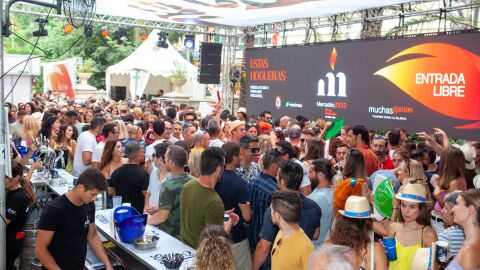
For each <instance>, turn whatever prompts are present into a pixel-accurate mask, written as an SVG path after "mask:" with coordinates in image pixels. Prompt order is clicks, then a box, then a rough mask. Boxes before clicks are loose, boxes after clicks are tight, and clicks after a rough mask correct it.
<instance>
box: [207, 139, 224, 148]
mask: <svg viewBox="0 0 480 270" xmlns="http://www.w3.org/2000/svg"><path fill="white" fill-rule="evenodd" d="M222 145H223V142H222V141H221V140H220V139H215V140H211V141H210V144H209V145H208V147H222Z"/></svg>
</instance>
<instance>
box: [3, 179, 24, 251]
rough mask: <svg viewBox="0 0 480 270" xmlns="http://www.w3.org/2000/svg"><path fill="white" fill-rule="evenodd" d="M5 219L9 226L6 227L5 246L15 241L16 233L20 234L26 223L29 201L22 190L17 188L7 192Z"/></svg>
mask: <svg viewBox="0 0 480 270" xmlns="http://www.w3.org/2000/svg"><path fill="white" fill-rule="evenodd" d="M6 202H7V219H8V220H10V224H8V225H7V245H9V244H11V243H12V242H11V241H13V240H15V235H16V234H17V232H22V231H23V228H24V226H25V223H26V222H27V212H28V206H29V204H30V200H29V199H28V197H27V194H26V193H25V190H24V189H23V188H17V189H15V190H13V191H9V192H8V193H7V195H6Z"/></svg>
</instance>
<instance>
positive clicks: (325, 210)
mask: <svg viewBox="0 0 480 270" xmlns="http://www.w3.org/2000/svg"><path fill="white" fill-rule="evenodd" d="M308 198H309V199H311V200H312V201H314V202H315V203H316V204H317V205H318V206H320V208H321V209H322V217H321V218H320V237H319V238H318V240H315V241H313V244H314V245H315V248H318V247H320V246H321V245H322V243H323V241H325V238H326V237H327V236H328V235H330V227H331V226H330V225H331V222H332V212H333V189H332V188H331V187H330V188H320V189H319V188H316V189H315V190H313V192H312V193H311V194H310V195H308Z"/></svg>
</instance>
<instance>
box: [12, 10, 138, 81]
mask: <svg viewBox="0 0 480 270" xmlns="http://www.w3.org/2000/svg"><path fill="white" fill-rule="evenodd" d="M12 21H13V23H14V26H13V27H12V31H13V32H14V33H15V34H17V35H18V36H20V37H22V38H23V39H25V40H27V41H29V42H30V43H32V44H35V42H36V40H37V38H36V37H33V36H32V31H34V30H37V29H38V24H37V23H36V22H34V17H32V16H31V15H24V14H14V17H13V20H12ZM65 22H66V21H65V20H60V19H53V18H50V19H49V20H48V24H47V25H46V29H47V30H48V36H47V37H40V38H39V39H38V44H37V47H39V48H37V49H36V50H35V51H34V52H33V55H41V56H43V57H42V62H55V61H60V60H64V59H68V58H72V57H81V58H83V59H91V60H92V61H93V70H94V74H93V76H92V78H91V79H90V80H89V83H90V84H91V85H92V86H95V87H96V88H98V89H104V88H105V70H106V69H107V67H109V66H111V65H114V64H116V63H118V62H120V61H121V60H123V59H124V58H126V57H127V56H128V55H130V54H131V53H132V52H133V51H134V50H135V48H136V47H137V46H138V45H139V44H140V43H137V42H135V41H136V40H137V39H138V38H137V36H135V34H134V30H133V29H127V33H128V40H127V41H126V42H123V43H121V44H119V42H118V41H117V40H116V39H117V37H116V33H115V32H116V30H117V29H115V28H112V27H111V26H110V27H109V29H110V32H111V36H110V37H107V38H104V37H102V36H101V34H100V32H101V30H100V28H101V27H102V25H97V24H94V25H93V36H92V37H90V38H86V37H85V36H82V37H80V36H81V35H82V33H83V31H84V30H83V28H81V29H75V30H74V31H73V32H72V33H69V34H67V33H65V32H64V31H63V25H64V24H65ZM77 40H78V41H77ZM4 44H5V51H6V53H11V54H30V52H31V51H32V48H33V46H32V45H31V44H28V43H27V42H25V41H23V40H22V39H21V38H19V37H17V36H15V35H12V36H11V37H9V38H6V39H5V43H4ZM70 47H71V48H70ZM40 82H41V81H40ZM39 84H40V83H39ZM42 87H43V85H38V86H37V88H39V89H41V88H42Z"/></svg>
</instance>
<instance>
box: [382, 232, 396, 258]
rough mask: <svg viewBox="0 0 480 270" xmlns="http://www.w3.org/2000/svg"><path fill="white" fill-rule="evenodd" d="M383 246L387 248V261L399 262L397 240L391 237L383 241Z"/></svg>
mask: <svg viewBox="0 0 480 270" xmlns="http://www.w3.org/2000/svg"><path fill="white" fill-rule="evenodd" d="M383 246H384V247H385V252H386V253H387V259H388V260H389V261H396V260H397V247H396V241H395V238H393V237H390V238H386V239H383Z"/></svg>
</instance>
